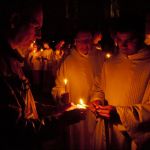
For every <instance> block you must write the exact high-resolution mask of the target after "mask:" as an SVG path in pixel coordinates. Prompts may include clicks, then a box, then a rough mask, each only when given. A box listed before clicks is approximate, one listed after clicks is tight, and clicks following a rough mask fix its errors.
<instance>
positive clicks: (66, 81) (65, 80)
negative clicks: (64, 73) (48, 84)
mask: <svg viewBox="0 0 150 150" xmlns="http://www.w3.org/2000/svg"><path fill="white" fill-rule="evenodd" d="M67 83H68V80H67V79H66V78H65V79H64V84H65V93H66V92H67Z"/></svg>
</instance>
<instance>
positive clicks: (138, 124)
mask: <svg viewBox="0 0 150 150" xmlns="http://www.w3.org/2000/svg"><path fill="white" fill-rule="evenodd" d="M116 109H117V113H118V114H119V116H120V120H121V122H122V124H123V126H124V127H125V128H126V130H127V132H128V133H129V134H130V135H131V137H132V138H133V139H136V140H138V142H140V143H142V141H145V140H146V139H148V138H150V81H149V82H148V85H147V87H146V90H145V93H144V96H143V99H142V100H141V103H140V104H135V105H130V106H117V107H116Z"/></svg>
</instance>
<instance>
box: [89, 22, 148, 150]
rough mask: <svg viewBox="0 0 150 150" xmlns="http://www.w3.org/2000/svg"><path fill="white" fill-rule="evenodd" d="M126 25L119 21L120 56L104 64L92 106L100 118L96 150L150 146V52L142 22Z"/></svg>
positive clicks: (96, 84)
mask: <svg viewBox="0 0 150 150" xmlns="http://www.w3.org/2000/svg"><path fill="white" fill-rule="evenodd" d="M127 21H128V20H126V19H125V20H122V21H120V23H119V26H118V28H117V32H116V40H117V44H118V48H119V54H118V55H116V56H114V57H112V58H110V59H109V60H108V61H106V62H105V63H104V65H103V69H102V74H101V76H99V77H98V78H97V79H96V81H95V86H94V89H93V98H92V100H93V103H92V105H91V106H92V107H93V106H94V107H93V108H92V110H93V111H95V112H96V113H97V114H98V115H99V117H100V118H99V121H98V123H97V127H96V128H97V129H96V132H95V137H96V138H95V147H94V148H93V149H95V150H108V149H111V150H136V149H138V150H145V149H149V148H148V147H147V148H146V146H145V145H150V144H149V141H150V50H149V49H147V48H146V46H145V45H144V44H143V43H144V42H143V41H144V32H142V30H141V29H142V26H140V25H139V24H140V21H139V24H135V23H136V22H134V24H132V23H133V22H130V24H129V22H127ZM130 21H131V20H130ZM136 25H137V26H136Z"/></svg>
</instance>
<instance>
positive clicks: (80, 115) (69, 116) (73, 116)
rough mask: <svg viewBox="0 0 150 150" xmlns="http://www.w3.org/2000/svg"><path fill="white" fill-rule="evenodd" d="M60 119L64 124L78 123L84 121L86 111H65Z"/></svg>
mask: <svg viewBox="0 0 150 150" xmlns="http://www.w3.org/2000/svg"><path fill="white" fill-rule="evenodd" d="M60 119H61V120H62V121H63V122H64V123H65V124H74V123H77V122H80V121H81V120H85V119H86V110H85V109H74V110H70V111H65V112H64V113H63V114H62V115H61V117H60Z"/></svg>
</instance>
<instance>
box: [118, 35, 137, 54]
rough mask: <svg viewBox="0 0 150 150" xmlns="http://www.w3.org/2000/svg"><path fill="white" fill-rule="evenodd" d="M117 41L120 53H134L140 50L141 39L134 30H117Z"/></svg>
mask: <svg viewBox="0 0 150 150" xmlns="http://www.w3.org/2000/svg"><path fill="white" fill-rule="evenodd" d="M116 42H117V44H118V47H119V52H120V53H123V54H126V55H132V54H135V53H136V52H137V51H138V50H139V40H138V38H136V37H135V35H134V33H132V32H123V33H122V32H117V35H116Z"/></svg>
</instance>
